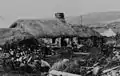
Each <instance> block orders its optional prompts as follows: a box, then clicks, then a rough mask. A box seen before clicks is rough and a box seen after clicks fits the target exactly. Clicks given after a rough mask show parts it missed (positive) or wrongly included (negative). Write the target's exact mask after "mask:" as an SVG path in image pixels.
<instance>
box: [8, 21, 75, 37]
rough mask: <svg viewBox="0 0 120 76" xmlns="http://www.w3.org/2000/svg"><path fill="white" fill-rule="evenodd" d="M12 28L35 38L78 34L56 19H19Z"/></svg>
mask: <svg viewBox="0 0 120 76" xmlns="http://www.w3.org/2000/svg"><path fill="white" fill-rule="evenodd" d="M10 28H20V29H22V30H24V31H25V32H29V33H30V34H32V35H34V36H35V37H37V38H38V37H42V38H43V37H61V36H63V37H64V36H65V37H66V36H68V37H71V36H75V35H76V32H75V31H74V30H73V29H72V28H71V27H69V26H68V25H67V24H63V23H61V22H60V21H58V20H56V19H52V20H37V19H34V20H32V19H19V20H17V21H16V22H15V23H14V24H13V25H11V26H10Z"/></svg>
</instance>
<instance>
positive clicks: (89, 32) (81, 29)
mask: <svg viewBox="0 0 120 76" xmlns="http://www.w3.org/2000/svg"><path fill="white" fill-rule="evenodd" d="M72 28H73V29H74V30H75V31H76V32H77V34H78V35H79V36H80V37H91V36H97V37H100V36H101V35H100V33H98V32H97V31H95V30H93V29H91V28H88V27H85V26H72Z"/></svg>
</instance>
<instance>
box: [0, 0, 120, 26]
mask: <svg viewBox="0 0 120 76" xmlns="http://www.w3.org/2000/svg"><path fill="white" fill-rule="evenodd" d="M104 11H120V0H0V18H1V19H0V27H8V26H9V25H10V24H11V23H12V22H14V21H15V20H16V19H18V18H50V17H54V13H55V12H64V13H65V15H66V16H77V15H78V16H79V15H81V14H86V13H91V12H104Z"/></svg>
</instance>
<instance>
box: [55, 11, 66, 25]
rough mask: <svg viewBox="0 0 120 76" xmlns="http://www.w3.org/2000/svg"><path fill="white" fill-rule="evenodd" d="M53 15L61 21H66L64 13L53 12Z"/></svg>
mask: <svg viewBox="0 0 120 76" xmlns="http://www.w3.org/2000/svg"><path fill="white" fill-rule="evenodd" d="M55 17H56V18H57V19H58V20H59V21H60V22H62V23H66V21H65V17H64V13H55Z"/></svg>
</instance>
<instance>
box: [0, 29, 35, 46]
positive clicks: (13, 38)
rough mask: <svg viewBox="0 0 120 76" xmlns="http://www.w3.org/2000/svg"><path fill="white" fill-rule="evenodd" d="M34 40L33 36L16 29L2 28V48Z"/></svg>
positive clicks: (0, 37)
mask: <svg viewBox="0 0 120 76" xmlns="http://www.w3.org/2000/svg"><path fill="white" fill-rule="evenodd" d="M31 38H34V37H33V36H32V35H31V34H29V33H26V32H23V31H21V30H19V29H14V28H0V46H3V45H5V44H6V43H8V44H11V43H14V42H20V41H22V40H26V39H31Z"/></svg>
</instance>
